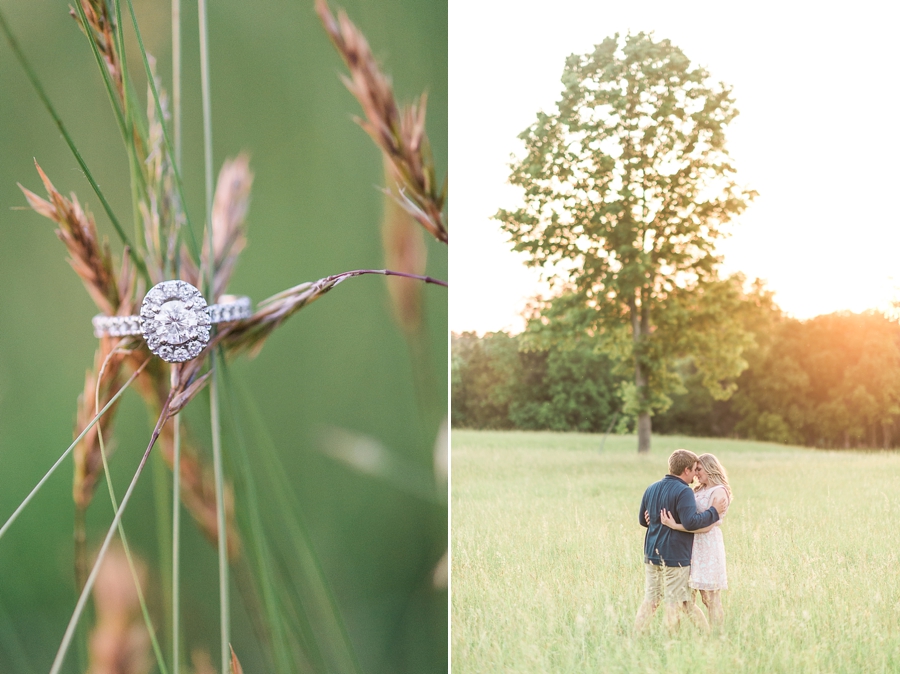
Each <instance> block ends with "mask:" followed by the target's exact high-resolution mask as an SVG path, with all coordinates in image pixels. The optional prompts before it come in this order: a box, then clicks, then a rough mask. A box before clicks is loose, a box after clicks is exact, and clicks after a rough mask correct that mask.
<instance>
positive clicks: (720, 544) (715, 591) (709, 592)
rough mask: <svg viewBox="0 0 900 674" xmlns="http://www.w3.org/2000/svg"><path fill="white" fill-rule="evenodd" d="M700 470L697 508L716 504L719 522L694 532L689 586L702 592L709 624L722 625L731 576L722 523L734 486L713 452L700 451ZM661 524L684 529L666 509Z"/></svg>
mask: <svg viewBox="0 0 900 674" xmlns="http://www.w3.org/2000/svg"><path fill="white" fill-rule="evenodd" d="M699 459H700V466H699V469H698V471H697V474H696V475H697V481H698V483H699V484H697V485H696V486H695V487H694V495H695V497H696V499H697V510H698V511H703V510H706V509H707V508H709V507H710V506H714V507H715V509H716V510H718V511H719V521H718V522H715V523H714V524H712V525H711V526H709V527H706V528H705V529H698V530H697V531H695V532H693V533H694V549H693V552H692V553H691V579H690V581H689V585H690V587H691V588H693V589H694V590H698V591H699V592H700V598H701V599H702V600H703V603H704V604H705V605H706V608H707V610H708V611H709V622H710V625H711V626H712V627H713V628H714V629H716V628H721V627H722V623H723V622H724V619H725V613H724V611H723V610H722V597H721V594H720V593H721V591H722V590H726V589H728V576H727V574H726V572H725V542H724V541H723V540H722V530H721V529H720V528H719V525H720V524H721V523H722V520H723V519H725V513H726V512H727V511H728V506H729V505H730V504H731V499H732V496H731V487H729V486H728V476H727V475H726V473H725V469H724V468H723V467H722V464H721V463H719V460H718V459H717V458H716V457H715V456H713V455H712V454H701V455H700V457H699ZM660 517H661V518H662V523H663V524H665V525H666V526H667V527H670V528H672V529H679V530H680V531H685V528H684V527H683V526H681V525H680V524H678V523H676V522H675V520H674V519H673V518H672V516H671V514H670V513H668V512H665V511H663V512H662V513H661V515H660Z"/></svg>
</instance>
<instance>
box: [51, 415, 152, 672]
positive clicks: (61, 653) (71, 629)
mask: <svg viewBox="0 0 900 674" xmlns="http://www.w3.org/2000/svg"><path fill="white" fill-rule="evenodd" d="M168 411H169V401H168V400H167V401H166V404H165V405H163V409H162V411H160V414H159V421H157V423H156V427H155V428H154V429H153V433H152V434H151V436H150V442H149V443H148V444H147V449H146V451H144V455H143V456H142V457H141V461H140V463H139V464H138V467H137V470H135V472H134V477H133V478H131V483H130V484H129V485H128V489H126V490H125V495H124V496H123V497H122V503H121V504H120V505H119V507H118V508H117V509H116V513H115V515H114V516H113V521H112V524H110V525H109V529H108V530H107V532H106V537H105V538H104V539H103V544H102V545H101V546H100V551H99V552H98V553H97V560H96V561H95V562H94V566H93V568H92V569H91V573H90V575H88V579H87V582H86V583H85V584H84V587H83V588H82V590H81V594H80V595H79V596H78V601H77V602H76V604H75V610H74V611H73V612H72V617H71V618H70V619H69V624H68V625H67V626H66V631H65V634H63V638H62V642H61V643H60V645H59V648H58V649H57V651H56V656H55V657H54V659H53V665H52V667H51V668H50V674H59V670H60V669H61V668H62V665H63V661H64V660H65V657H66V653H68V651H69V646H70V645H71V644H72V637H73V636H74V634H75V629H76V628H77V626H78V623H79V622H80V620H81V614H82V613H83V612H84V607H85V605H86V604H87V599H88V596H89V595H90V593H91V590H92V589H93V587H94V583H95V582H96V580H97V575H98V573H99V571H100V565H101V564H102V563H103V558H104V557H105V556H106V551H107V550H108V549H109V544H110V542H111V541H112V538H113V535H114V534H115V533H116V531H117V530H118V526H119V522H121V521H122V515H123V514H124V513H125V508H126V507H127V506H128V502H129V501H130V500H131V496H132V494H134V488H135V487H136V486H137V483H138V479H139V478H140V476H141V473H143V472H144V467H145V466H146V465H147V459H148V458H149V457H150V451H151V450H152V449H153V447H154V445H155V444H156V441H157V439H158V438H159V433H160V431H161V430H162V426H163V423H164V420H165V418H166V415H167V414H168Z"/></svg>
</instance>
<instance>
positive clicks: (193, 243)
mask: <svg viewBox="0 0 900 674" xmlns="http://www.w3.org/2000/svg"><path fill="white" fill-rule="evenodd" d="M127 2H128V12H129V14H131V23H132V25H133V26H134V32H135V35H136V36H137V41H138V47H139V48H140V52H141V60H142V61H143V63H144V70H145V71H146V73H147V82H148V83H149V85H150V91H151V92H152V94H153V103H154V105H155V106H156V114H157V115H158V116H159V119H160V122H161V124H162V131H163V141H164V143H165V145H166V151H167V152H168V153H169V156H170V157H174V156H175V153H174V151H173V148H172V141H171V139H170V138H169V130H168V129H167V128H166V124H165V123H164V121H163V120H165V116H164V115H163V111H162V105H160V102H159V92H158V91H157V90H156V81H155V80H154V78H153V71H152V70H151V69H150V61H149V60H148V58H147V51H146V50H145V49H144V39H143V38H142V37H141V29H140V28H139V27H138V22H137V16H136V15H135V13H134V5H133V4H132V2H131V0H127ZM118 4H119V0H116V5H117V6H118ZM172 172H173V173H174V174H175V188H176V189H177V190H178V199H179V200H180V201H181V208H182V209H183V211H184V218H185V221H186V224H187V227H186V229H187V231H188V237H187V242H188V247H189V248H190V252H191V257H192V258H193V260H194V262H196V263H197V264H198V265H199V264H200V247H199V245H198V244H197V237H196V236H195V234H194V227H193V225H192V224H191V216H190V214H189V213H188V208H187V201H186V200H185V198H184V186H183V183H182V180H181V167H180V166H179V165H178V162H172Z"/></svg>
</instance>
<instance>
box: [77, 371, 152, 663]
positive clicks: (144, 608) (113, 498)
mask: <svg viewBox="0 0 900 674" xmlns="http://www.w3.org/2000/svg"><path fill="white" fill-rule="evenodd" d="M97 390H98V392H99V388H98V389H97ZM95 409H96V408H95ZM97 440H98V442H99V444H100V459H101V460H102V461H103V475H104V476H105V477H106V487H107V491H108V492H109V500H110V502H111V503H112V507H113V510H114V511H116V510H118V509H119V504H118V502H117V501H116V491H115V489H114V488H113V483H112V479H111V478H110V472H109V463H108V462H107V458H106V445H105V443H104V442H103V432H102V430H101V429H100V428H98V429H97ZM118 530H119V538H120V539H121V540H122V549H123V550H124V551H125V558H126V559H127V560H128V568H129V570H130V571H131V578H132V580H134V589H135V590H136V591H137V596H138V603H139V604H140V607H141V615H143V617H144V625H145V626H146V627H147V633H148V634H149V635H150V643H151V645H152V646H153V654H154V655H155V656H156V664H157V665H158V666H159V671H160V672H161V674H169V670H168V669H166V661H165V658H163V654H162V649H161V648H160V647H159V641H157V639H156V629H155V628H154V627H153V621H152V620H151V619H150V612H149V611H148V610H147V602H146V601H145V600H144V591H143V589H141V581H140V577H139V576H138V572H137V567H135V565H134V558H133V557H132V556H131V547H130V546H129V545H128V539H127V538H126V536H125V527H124V526H123V525H122V520H121V519H120V520H119V526H118Z"/></svg>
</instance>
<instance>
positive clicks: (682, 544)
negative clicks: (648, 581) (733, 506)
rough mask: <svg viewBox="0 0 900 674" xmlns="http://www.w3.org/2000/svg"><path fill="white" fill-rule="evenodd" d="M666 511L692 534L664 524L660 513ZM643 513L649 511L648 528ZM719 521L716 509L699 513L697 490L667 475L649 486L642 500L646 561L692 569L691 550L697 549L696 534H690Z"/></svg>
mask: <svg viewBox="0 0 900 674" xmlns="http://www.w3.org/2000/svg"><path fill="white" fill-rule="evenodd" d="M663 508H665V509H666V510H668V511H669V512H670V513H671V514H672V517H674V518H675V521H676V522H678V523H679V524H681V525H683V526H684V528H685V529H688V530H689V531H678V530H677V529H670V528H669V527H667V526H666V525H665V524H663V523H662V521H661V520H660V519H659V511H660V510H662V509H663ZM644 511H649V512H650V526H649V527H647V521H646V520H645V519H644ZM718 519H719V513H718V511H717V510H716V509H715V508H710V509H709V510H706V511H704V512H702V513H698V512H697V500H696V499H695V498H694V491H693V490H692V489H691V488H690V487H688V486H687V484H686V483H685V481H684V480H682V479H681V478H680V477H676V476H674V475H666V476H665V477H664V478H663V479H662V480H660V481H659V482H654V483H653V484H651V485H650V486H649V487H647V491H645V492H644V498H642V499H641V511H640V513H638V520H639V521H640V523H641V526H642V527H647V533H646V535H645V536H644V561H645V562H649V563H650V564H655V565H657V566H660V565H662V564H665V565H666V566H690V565H691V548H693V546H694V534H692V533H690V531H694V530H696V529H703V528H704V527H708V526H709V525H710V524H712V523H713V522H716V521H718Z"/></svg>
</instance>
